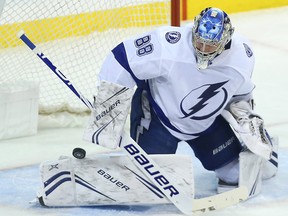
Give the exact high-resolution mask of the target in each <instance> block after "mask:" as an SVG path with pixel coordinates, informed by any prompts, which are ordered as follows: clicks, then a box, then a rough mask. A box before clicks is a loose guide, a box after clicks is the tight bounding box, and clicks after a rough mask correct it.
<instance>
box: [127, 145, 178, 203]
mask: <svg viewBox="0 0 288 216" xmlns="http://www.w3.org/2000/svg"><path fill="white" fill-rule="evenodd" d="M124 148H125V150H126V151H127V152H128V153H129V154H130V155H131V156H132V157H133V158H134V159H135V160H136V162H137V163H138V164H139V165H140V166H141V167H142V168H143V169H142V171H143V172H146V173H147V174H148V175H149V176H151V177H152V178H154V180H155V181H154V183H157V186H158V187H161V188H163V189H164V190H165V191H167V193H169V196H170V197H172V196H174V195H177V194H179V191H178V190H177V189H176V188H175V187H174V186H173V185H172V184H171V183H170V182H169V181H168V179H167V178H166V177H165V176H164V175H163V174H161V172H160V171H159V170H158V169H157V168H156V167H155V166H154V165H153V163H151V162H150V161H149V160H148V158H147V157H145V155H144V154H142V153H141V152H140V150H139V149H138V148H137V147H136V146H135V145H133V144H132V143H131V144H128V145H126V146H124Z"/></svg>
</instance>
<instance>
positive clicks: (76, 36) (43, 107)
mask: <svg viewBox="0 0 288 216" xmlns="http://www.w3.org/2000/svg"><path fill="white" fill-rule="evenodd" d="M0 1H2V2H3V0H0ZM0 13H1V3H0ZM168 24H170V1H167V0H166V1H155V0H154V1H153V0H150V1H149V0H121V1H120V0H86V1H84V0H6V1H5V2H4V7H3V11H2V14H0V68H1V70H0V76H1V79H0V84H1V83H3V82H15V81H19V80H20V81H21V80H27V81H36V82H39V85H40V98H39V112H40V114H49V113H54V112H61V111H68V112H71V113H82V112H87V108H86V107H85V106H84V105H83V104H82V102H81V101H80V100H79V99H78V98H77V97H76V96H75V95H74V94H73V93H72V92H71V91H70V90H69V89H68V88H67V87H66V86H65V84H63V83H62V81H61V80H59V78H57V76H56V75H55V74H54V73H53V72H52V71H50V69H49V68H48V67H47V66H46V65H45V64H44V63H43V62H42V61H41V60H40V59H38V57H37V56H36V55H35V54H34V53H32V52H31V50H29V49H28V47H27V46H25V45H24V44H23V43H22V42H21V41H20V40H19V38H18V37H17V36H16V35H17V33H18V32H19V31H20V30H24V31H25V33H26V35H27V36H28V37H29V38H30V39H31V41H33V42H34V43H35V44H36V45H37V47H39V48H40V50H41V51H42V52H43V53H44V54H45V55H47V57H48V58H49V59H50V60H51V61H52V62H53V64H54V65H55V66H57V68H58V69H59V70H60V71H62V72H63V74H65V76H66V77H67V78H68V79H69V80H70V81H71V82H72V83H73V85H74V86H75V87H76V88H77V89H78V90H79V91H80V92H81V93H82V94H83V95H84V96H85V97H87V98H88V99H90V98H93V95H94V94H95V90H96V86H95V84H96V81H97V73H98V71H99V69H100V67H101V64H102V62H103V60H104V58H105V57H106V55H107V54H108V52H109V51H110V50H111V49H112V48H113V47H114V46H115V45H117V44H118V43H119V42H121V41H122V40H123V39H125V38H127V37H129V36H131V35H135V34H140V33H141V32H144V31H147V30H150V29H153V28H155V27H157V26H160V25H168Z"/></svg>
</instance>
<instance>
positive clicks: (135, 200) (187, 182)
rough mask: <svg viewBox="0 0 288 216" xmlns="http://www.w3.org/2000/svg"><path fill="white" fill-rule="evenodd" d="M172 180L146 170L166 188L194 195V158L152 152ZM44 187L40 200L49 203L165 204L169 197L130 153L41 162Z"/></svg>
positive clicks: (76, 204)
mask: <svg viewBox="0 0 288 216" xmlns="http://www.w3.org/2000/svg"><path fill="white" fill-rule="evenodd" d="M151 158H152V159H153V160H154V161H155V162H157V164H158V165H159V167H160V168H161V169H163V170H164V171H165V172H166V173H167V174H168V175H169V176H170V177H171V179H173V185H172V183H169V184H167V182H166V181H167V180H166V178H165V177H164V176H161V175H160V174H159V171H157V170H155V169H153V167H147V170H148V171H149V172H150V173H151V175H153V176H154V178H155V179H157V181H159V182H161V184H163V185H164V186H163V187H164V189H165V190H168V191H169V192H171V193H173V192H174V191H173V187H171V186H175V187H176V188H182V189H183V190H182V191H185V192H186V195H187V197H193V194H194V180H193V168H192V159H191V157H190V156H183V155H151ZM40 173H41V181H42V187H41V189H40V190H39V192H38V198H39V201H40V202H41V203H42V204H43V205H46V206H51V207H52V206H53V207H54V206H55V207H56V206H59V207H60V206H94V205H133V204H134V205H139V204H144V205H145V204H148V205H151V204H165V203H170V201H169V199H167V198H166V196H165V195H164V194H163V193H162V192H161V191H160V190H159V189H158V188H156V187H155V186H154V185H153V184H152V183H151V181H150V180H149V179H148V178H147V177H146V176H145V175H144V174H143V173H142V172H141V171H140V170H139V169H138V168H137V167H136V166H135V165H134V163H132V162H131V160H130V159H129V158H128V156H126V155H123V154H120V153H117V154H97V155H91V156H89V155H88V156H87V157H86V158H84V159H81V160H79V159H76V158H72V157H67V156H65V157H61V158H60V159H59V160H56V161H46V162H43V163H42V164H41V165H40Z"/></svg>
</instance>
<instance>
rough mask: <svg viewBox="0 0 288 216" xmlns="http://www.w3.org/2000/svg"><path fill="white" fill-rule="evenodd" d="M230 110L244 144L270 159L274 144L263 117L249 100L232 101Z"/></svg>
mask: <svg viewBox="0 0 288 216" xmlns="http://www.w3.org/2000/svg"><path fill="white" fill-rule="evenodd" d="M230 112H231V114H232V115H233V117H234V118H235V119H236V121H237V123H238V125H239V128H238V130H237V129H236V131H237V132H238V133H239V136H240V138H241V140H242V141H243V143H244V145H245V146H246V147H247V148H248V149H249V150H250V151H251V152H253V153H254V154H257V155H259V156H261V157H263V158H265V159H267V160H270V159H271V154H272V144H271V142H270V139H269V137H268V134H267V132H266V130H265V128H264V121H263V119H262V118H261V117H260V116H259V115H257V114H255V113H254V112H253V110H252V109H251V106H250V104H249V103H248V102H247V101H238V102H234V103H232V104H231V105H230Z"/></svg>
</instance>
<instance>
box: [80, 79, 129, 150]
mask: <svg viewBox="0 0 288 216" xmlns="http://www.w3.org/2000/svg"><path fill="white" fill-rule="evenodd" d="M132 94H133V89H129V88H126V87H123V86H120V85H118V84H114V83H109V82H106V81H101V83H100V85H99V86H98V93H97V96H96V97H95V98H94V99H95V100H94V110H93V111H92V113H91V116H90V119H89V123H88V126H87V127H86V130H85V131H84V135H83V139H84V140H85V141H88V142H92V143H95V144H99V145H101V146H103V147H107V148H110V149H115V148H117V147H118V145H119V142H120V138H121V134H122V132H123V130H124V126H125V122H126V118H127V115H128V113H129V108H130V103H131V98H132Z"/></svg>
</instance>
